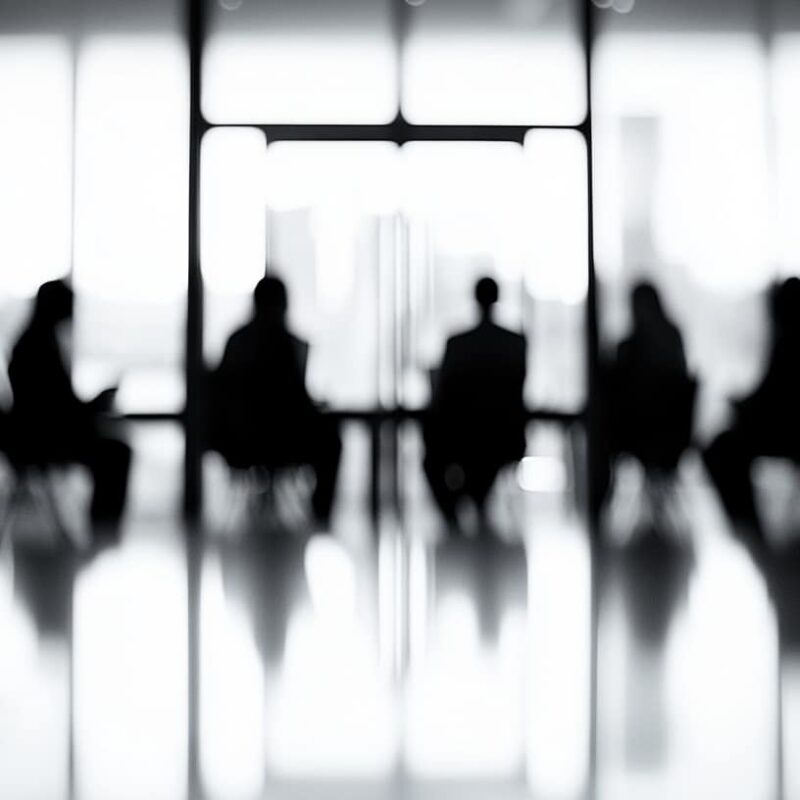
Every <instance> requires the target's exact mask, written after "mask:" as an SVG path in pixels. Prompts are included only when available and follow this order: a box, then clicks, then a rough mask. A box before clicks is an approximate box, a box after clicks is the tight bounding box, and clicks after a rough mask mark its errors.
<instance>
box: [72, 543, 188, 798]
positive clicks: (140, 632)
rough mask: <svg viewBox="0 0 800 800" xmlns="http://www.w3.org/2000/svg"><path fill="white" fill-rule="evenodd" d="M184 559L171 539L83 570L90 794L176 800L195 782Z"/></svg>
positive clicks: (79, 627) (77, 630)
mask: <svg viewBox="0 0 800 800" xmlns="http://www.w3.org/2000/svg"><path fill="white" fill-rule="evenodd" d="M183 569H184V565H183V564H182V563H181V562H180V560H179V559H177V557H176V556H173V554H171V553H169V552H168V551H166V550H165V549H164V548H163V547H157V546H153V545H137V546H131V547H126V548H124V549H123V550H121V551H119V552H116V553H113V554H108V555H105V556H101V557H99V558H98V560H96V561H95V562H94V563H93V564H92V566H91V567H90V568H89V569H88V570H87V571H86V572H85V573H83V575H82V576H81V577H80V578H79V580H78V584H77V586H76V589H75V601H74V602H75V610H74V644H73V647H74V656H73V658H74V692H75V699H74V704H75V712H74V713H75V723H74V724H75V747H76V769H77V785H78V792H79V794H80V796H81V797H85V798H87V799H88V800H91V799H92V798H102V800H105V798H108V797H116V798H120V800H125V799H126V798H137V799H138V798H141V797H152V798H164V800H167V798H174V797H179V796H181V794H182V793H183V792H185V777H186V771H185V763H186V749H187V732H186V719H187V707H186V703H187V688H186V686H187V663H188V662H187V659H188V655H187V648H186V620H187V597H186V585H185V583H184V581H182V580H181V574H182V571H183ZM145 587H146V588H145Z"/></svg>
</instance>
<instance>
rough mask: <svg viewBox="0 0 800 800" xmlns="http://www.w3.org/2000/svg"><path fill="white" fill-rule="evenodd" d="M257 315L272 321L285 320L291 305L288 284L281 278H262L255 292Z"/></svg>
mask: <svg viewBox="0 0 800 800" xmlns="http://www.w3.org/2000/svg"><path fill="white" fill-rule="evenodd" d="M253 298H254V301H255V309H256V317H258V318H259V319H262V320H266V321H270V322H283V321H284V319H285V318H286V311H287V309H288V307H289V298H288V295H287V292H286V285H285V284H284V282H283V281H282V280H281V279H280V278H275V277H272V276H269V277H267V278H262V279H261V280H260V281H259V282H258V283H257V284H256V288H255V291H254V293H253Z"/></svg>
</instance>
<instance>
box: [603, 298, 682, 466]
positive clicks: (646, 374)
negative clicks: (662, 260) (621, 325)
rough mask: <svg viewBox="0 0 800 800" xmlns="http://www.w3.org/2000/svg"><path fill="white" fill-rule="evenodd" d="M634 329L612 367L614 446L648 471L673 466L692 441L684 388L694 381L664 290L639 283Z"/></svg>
mask: <svg viewBox="0 0 800 800" xmlns="http://www.w3.org/2000/svg"><path fill="white" fill-rule="evenodd" d="M631 317H632V323H633V324H632V330H631V333H630V335H629V336H628V337H627V338H626V339H624V340H623V341H622V342H621V343H620V344H619V347H618V348H617V358H616V361H615V363H614V364H613V366H612V376H611V381H612V387H611V397H610V401H611V404H612V408H611V414H612V432H611V433H612V447H613V450H614V451H615V453H630V454H631V455H632V456H634V458H636V459H637V460H638V461H639V462H640V463H641V464H642V465H643V466H644V467H645V469H647V470H659V471H664V472H670V471H673V470H674V469H675V468H676V467H677V465H678V460H679V459H680V456H681V455H682V453H683V450H684V449H685V448H686V447H687V446H688V444H689V438H690V436H691V430H688V428H689V427H690V422H691V416H692V415H691V409H689V410H688V413H687V410H686V409H685V408H683V401H684V399H685V398H684V397H683V393H685V392H686V391H687V387H689V386H692V388H693V381H692V379H691V378H690V376H689V373H688V370H687V367H686V354H685V352H684V348H683V338H682V336H681V333H680V331H679V330H678V328H677V326H676V325H675V323H674V322H673V321H672V320H671V319H670V318H669V316H668V315H667V313H666V312H665V310H664V307H663V305H662V303H661V298H660V297H659V294H658V291H657V290H656V288H655V287H654V286H653V285H652V284H650V283H646V282H643V283H639V284H637V285H636V286H634V288H633V291H632V292H631Z"/></svg>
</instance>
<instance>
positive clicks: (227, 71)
mask: <svg viewBox="0 0 800 800" xmlns="http://www.w3.org/2000/svg"><path fill="white" fill-rule="evenodd" d="M395 61H396V57H395V47H394V43H393V37H392V29H391V14H390V0H339V1H338V2H336V3H329V2H324V0H295V2H292V3H286V2H281V0H264V2H260V3H249V2H242V0H219V2H213V3H211V4H210V5H209V36H208V41H207V47H206V51H205V59H204V94H203V109H204V111H205V113H206V115H207V116H208V118H209V119H210V120H212V121H214V122H387V121H388V120H390V119H392V118H393V117H394V115H395V113H396V110H397V86H396V77H395V73H396V67H395Z"/></svg>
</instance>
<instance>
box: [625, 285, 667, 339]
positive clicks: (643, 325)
mask: <svg viewBox="0 0 800 800" xmlns="http://www.w3.org/2000/svg"><path fill="white" fill-rule="evenodd" d="M631 316H632V317H633V327H634V329H635V330H639V331H641V330H646V329H648V328H650V327H652V326H654V325H658V324H659V323H662V322H664V321H665V319H666V315H665V314H664V307H663V305H662V304H661V297H660V296H659V294H658V289H656V287H655V286H653V284H652V283H649V282H647V281H642V282H641V283H637V284H636V285H635V286H634V287H633V289H632V290H631Z"/></svg>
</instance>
